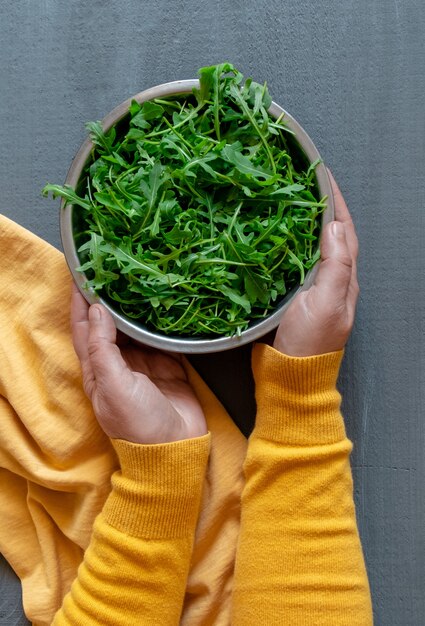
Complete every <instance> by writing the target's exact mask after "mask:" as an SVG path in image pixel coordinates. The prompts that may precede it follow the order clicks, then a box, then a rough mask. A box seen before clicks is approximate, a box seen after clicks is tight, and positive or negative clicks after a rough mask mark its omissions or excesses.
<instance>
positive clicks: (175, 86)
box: [60, 80, 334, 354]
mask: <svg viewBox="0 0 425 626" xmlns="http://www.w3.org/2000/svg"><path fill="white" fill-rule="evenodd" d="M194 87H199V81H198V80H177V81H174V82H171V83H164V84H163V85H157V86H156V87H151V88H150V89H146V90H145V91H142V92H140V93H138V94H137V95H135V96H133V97H132V98H129V99H128V100H126V101H125V102H123V103H122V104H120V105H119V106H117V107H116V108H115V109H114V110H113V111H111V113H109V114H108V115H107V116H106V117H105V118H104V119H103V121H102V124H103V129H104V130H105V131H107V130H109V129H110V128H111V127H112V126H114V125H115V124H116V123H117V122H118V121H119V120H121V119H122V118H123V117H125V116H126V115H127V114H128V110H129V107H130V104H131V101H132V100H136V101H137V102H139V103H142V102H146V101H147V100H153V99H154V98H160V97H161V98H163V97H165V96H173V95H180V94H184V93H191V92H192V90H193V88H194ZM269 113H270V115H272V116H273V117H275V118H278V117H279V116H280V115H282V113H283V114H284V119H285V123H286V125H287V126H288V128H289V129H290V130H292V131H293V132H294V133H295V138H296V140H297V142H298V144H299V145H300V146H301V148H302V150H303V151H304V153H305V155H306V157H307V159H308V160H309V161H310V163H313V162H314V161H316V160H317V159H320V155H319V152H318V150H317V148H316V147H315V145H314V144H313V142H312V140H311V139H310V137H309V136H308V135H307V133H306V132H305V130H304V129H303V128H302V127H301V126H300V125H299V124H298V122H297V121H296V120H295V119H294V118H293V117H292V116H291V115H289V113H287V112H286V111H284V109H282V108H281V107H280V106H279V105H278V104H276V103H275V102H272V104H271V106H270V109H269ZM92 148H93V144H92V142H91V140H90V139H89V138H88V139H86V141H85V142H84V143H83V145H82V146H81V148H80V150H79V151H78V153H77V155H76V156H75V158H74V160H73V161H72V164H71V167H70V169H69V172H68V175H67V178H66V181H65V184H66V185H71V187H73V188H76V186H77V184H78V181H79V179H80V177H81V175H82V172H83V170H84V167H85V165H86V163H87V161H88V160H89V159H90V156H91V151H92ZM315 171H316V178H317V183H318V187H319V191H320V197H323V196H328V200H327V208H326V210H325V211H324V212H323V214H322V229H323V227H324V226H325V225H326V224H327V223H328V222H330V221H332V220H333V217H334V203H333V195H332V190H331V184H330V180H329V177H328V173H327V170H326V167H325V165H324V164H323V162H320V163H319V165H318V166H317V167H316V170H315ZM72 212H73V206H72V205H67V206H66V207H65V206H64V201H62V205H61V212H60V230H61V238H62V245H63V250H64V253H65V258H66V261H67V263H68V266H69V269H70V271H71V273H72V275H73V277H74V280H75V282H76V284H77V285H78V288H79V289H80V291H81V293H82V294H83V296H84V297H85V298H86V300H87V301H88V302H89V303H90V304H93V303H94V302H101V303H102V304H103V305H104V306H105V307H106V308H107V309H108V311H109V312H110V313H111V315H112V317H113V318H114V321H115V324H116V327H117V328H118V329H119V330H121V331H122V332H123V333H125V334H126V335H128V336H129V337H131V338H132V339H134V340H136V341H138V342H140V343H142V344H145V345H148V346H152V347H154V348H159V349H162V350H168V351H171V352H184V353H187V354H200V353H207V352H220V351H222V350H230V349H231V348H236V347H238V346H242V345H244V344H246V343H249V342H251V341H254V340H255V339H259V338H260V337H262V336H263V335H265V334H267V333H268V332H270V331H271V330H274V329H275V328H276V327H277V326H278V325H279V322H280V319H281V317H282V313H283V311H284V310H285V308H286V307H287V306H288V304H289V303H290V301H291V300H292V298H293V297H294V296H295V295H296V294H297V293H298V291H300V290H302V289H307V288H308V287H309V286H310V285H311V283H312V281H313V278H314V275H315V273H316V271H317V264H316V265H315V266H314V267H313V268H312V269H311V270H310V271H309V272H308V273H307V274H306V277H305V282H304V284H303V285H302V286H301V287H298V288H295V289H293V290H291V291H290V292H288V293H287V294H286V296H285V297H284V298H283V299H282V301H281V303H280V304H279V306H278V308H277V309H276V311H275V312H274V313H272V314H271V315H269V316H268V317H266V318H265V319H263V320H261V321H257V322H253V323H252V324H251V325H250V326H249V327H248V328H247V329H246V330H244V331H243V332H242V333H241V335H240V336H232V337H229V336H223V337H218V338H215V339H205V338H204V339H196V338H193V339H191V338H186V337H185V338H182V337H179V336H169V335H165V334H161V333H159V332H154V331H152V330H149V329H147V328H146V327H144V326H143V325H142V324H141V323H140V322H135V321H133V320H131V319H130V318H128V317H126V316H125V315H123V314H122V313H120V312H119V311H117V310H115V309H114V308H113V307H112V306H111V305H110V304H109V303H108V302H105V301H104V300H103V299H102V298H100V297H99V296H97V295H96V294H95V293H94V292H93V291H89V290H86V289H84V288H83V285H84V283H85V281H86V277H85V276H84V274H82V273H81V272H77V271H76V269H75V268H76V267H78V266H79V265H80V260H79V258H78V255H77V250H76V247H75V241H74V236H73V219H72Z"/></svg>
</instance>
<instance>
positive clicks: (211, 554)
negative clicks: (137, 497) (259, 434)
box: [0, 216, 247, 626]
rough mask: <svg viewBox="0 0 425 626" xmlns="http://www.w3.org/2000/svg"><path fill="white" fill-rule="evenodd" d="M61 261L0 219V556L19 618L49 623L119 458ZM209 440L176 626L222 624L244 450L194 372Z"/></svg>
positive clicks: (56, 253) (227, 617) (241, 440)
mask: <svg viewBox="0 0 425 626" xmlns="http://www.w3.org/2000/svg"><path fill="white" fill-rule="evenodd" d="M70 293H71V278H70V273H69V271H68V269H67V267H66V263H65V260H64V257H63V255H62V254H61V253H60V252H59V251H58V250H56V249H55V248H53V247H51V246H50V245H49V244H47V243H46V242H44V241H42V240H41V239H39V238H38V237H36V236H35V235H33V234H32V233H30V232H28V231H27V230H25V229H23V228H22V227H20V226H18V225H17V224H15V223H13V222H11V221H10V220H8V219H7V218H5V217H3V216H0V302H1V304H0V363H1V366H0V394H1V395H0V507H1V509H2V515H3V523H2V524H1V526H0V552H2V553H3V554H4V555H5V557H6V559H7V560H8V561H9V563H10V564H11V566H12V567H13V569H14V570H15V572H16V573H17V575H18V576H19V578H20V579H21V581H22V590H23V604H24V610H25V613H26V615H27V617H28V618H29V619H30V620H31V621H32V622H33V624H35V625H36V626H45V625H47V624H50V622H51V620H52V618H53V615H54V613H55V612H56V610H57V609H58V608H59V607H60V605H61V603H62V599H63V597H64V595H65V594H66V593H67V591H68V590H69V588H70V586H71V583H72V581H73V580H74V578H75V576H76V573H77V568H78V565H79V564H80V562H81V560H82V558H83V553H84V550H85V548H86V547H87V545H88V543H89V539H90V535H91V531H92V527H93V522H94V519H95V517H96V515H97V514H98V513H99V512H100V510H101V509H102V506H103V503H104V502H105V499H106V497H107V495H108V494H109V492H110V489H111V486H110V478H111V474H112V473H113V472H114V470H115V469H116V468H117V458H116V455H115V452H114V450H113V448H112V446H111V443H110V441H109V439H108V438H107V437H106V436H105V435H104V434H103V432H102V430H101V429H100V428H99V426H98V424H97V422H96V419H95V417H94V415H93V412H92V409H91V405H90V403H89V401H88V400H87V398H86V397H85V395H84V392H83V389H82V381H81V374H80V366H79V363H78V360H77V358H76V356H75V354H74V350H73V347H72V342H71V334H70V328H69V302H70ZM185 366H186V369H187V373H188V376H189V379H190V382H191V384H192V385H193V387H194V388H195V391H196V393H197V395H198V397H199V400H200V402H201V404H202V407H203V409H204V411H205V414H206V417H207V422H208V428H209V430H210V432H211V433H212V449H211V455H210V460H209V465H208V469H207V476H206V481H205V488H204V493H203V500H202V507H201V515H200V518H199V522H198V526H197V532H196V538H195V547H194V552H193V559H192V565H191V570H190V574H189V579H188V584H187V592H186V597H185V604H184V610H183V616H182V620H181V624H183V625H189V624H190V625H191V624H196V625H197V626H203V625H207V624H215V625H217V626H221V625H223V626H224V625H225V624H226V625H227V624H228V623H230V596H231V589H232V577H233V568H234V560H235V552H236V544H237V537H238V532H239V515H240V494H241V492H242V488H243V474H242V465H243V460H244V458H245V454H246V448H247V442H246V439H245V438H244V437H243V435H242V434H241V433H240V431H239V430H238V429H237V427H236V426H235V425H234V423H233V422H232V420H231V418H230V417H229V415H228V414H227V413H226V411H225V409H224V408H223V406H222V405H221V404H220V402H219V401H218V400H217V399H216V397H215V396H214V394H213V393H212V392H211V391H210V390H209V389H208V387H207V386H206V385H205V383H204V382H203V381H202V379H201V378H200V377H199V376H198V374H197V373H196V372H195V370H194V369H193V368H192V367H191V366H190V364H189V363H186V365H185Z"/></svg>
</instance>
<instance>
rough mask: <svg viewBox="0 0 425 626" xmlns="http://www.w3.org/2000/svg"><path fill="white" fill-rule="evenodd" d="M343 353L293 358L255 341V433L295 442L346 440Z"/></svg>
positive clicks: (282, 441) (309, 443)
mask: <svg viewBox="0 0 425 626" xmlns="http://www.w3.org/2000/svg"><path fill="white" fill-rule="evenodd" d="M342 356H343V352H342V351H340V352H330V353H328V354H322V355H319V356H311V357H290V356H287V355H285V354H282V353H281V352H279V351H278V350H275V349H274V348H271V347H270V346H268V345H265V344H257V345H255V346H254V348H253V351H252V369H253V374H254V379H255V396H256V400H257V418H256V426H255V430H254V433H255V435H256V436H258V437H261V438H263V439H268V440H271V441H278V442H281V443H284V444H287V445H293V446H307V445H321V444H328V443H335V442H337V441H341V440H342V439H344V437H345V428H344V422H343V419H342V416H341V414H340V411H339V407H340V403H341V396H340V394H339V393H338V391H337V389H336V380H337V377H338V372H339V367H340V364H341V360H342Z"/></svg>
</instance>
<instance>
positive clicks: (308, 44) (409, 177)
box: [0, 0, 425, 626]
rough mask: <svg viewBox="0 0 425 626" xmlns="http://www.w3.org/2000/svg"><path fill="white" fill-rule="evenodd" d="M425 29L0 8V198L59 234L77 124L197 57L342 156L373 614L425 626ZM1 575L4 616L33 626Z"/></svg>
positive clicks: (369, 6) (404, 9) (269, 10)
mask: <svg viewBox="0 0 425 626" xmlns="http://www.w3.org/2000/svg"><path fill="white" fill-rule="evenodd" d="M424 33H425V5H424V4H423V1H422V0H404V1H402V0H357V1H354V0H323V1H322V2H314V0H305V1H304V2H303V1H301V2H300V1H295V0H268V2H265V1H262V0H255V1H254V0H234V1H233V2H224V1H222V0H219V1H217V2H214V1H213V2H206V1H202V0H201V1H200V2H199V1H195V0H179V1H177V0H150V1H149V2H147V1H143V0H138V1H136V0H121V1H120V2H113V1H111V0H91V1H90V2H84V1H82V0H70V1H69V2H61V1H58V0H38V1H36V2H34V1H32V0H18V1H13V2H12V1H11V0H2V2H1V3H0V59H1V63H0V189H1V194H0V211H1V212H2V213H4V214H5V215H7V216H9V217H11V218H13V219H15V220H16V221H17V222H19V223H21V224H23V225H24V226H26V227H27V228H29V229H30V230H32V231H34V232H35V233H37V234H38V235H40V236H41V237H43V238H45V239H47V240H48V241H50V242H51V243H52V244H53V245H55V246H60V242H59V235H58V207H57V204H56V203H54V202H52V201H46V200H43V199H42V198H41V196H40V190H41V188H42V187H43V185H44V184H45V183H46V182H47V181H50V182H62V181H63V180H64V178H65V175H66V171H67V168H68V166H69V164H70V161H71V159H72V157H73V155H74V153H75V152H76V150H77V149H78V147H79V145H80V143H81V141H82V140H83V138H84V136H85V132H84V122H85V121H87V120H93V119H99V118H101V117H102V116H103V115H105V114H106V113H107V112H108V111H109V110H110V109H112V108H113V107H114V106H115V105H116V104H118V103H119V102H121V101H122V100H124V99H125V98H127V97H128V96H130V95H132V94H133V93H136V92H138V91H140V90H142V89H144V88H146V87H149V86H151V85H154V84H157V83H161V82H165V81H168V80H173V79H177V78H188V77H193V76H194V75H195V72H196V70H197V68H198V67H200V66H202V65H207V64H212V63H215V62H219V61H222V60H230V61H231V62H233V63H234V64H235V65H236V66H237V67H238V68H239V69H241V71H243V72H244V73H245V74H246V75H252V76H253V77H254V78H255V79H257V80H259V81H262V80H265V79H267V81H268V83H269V86H270V90H271V93H272V95H273V97H274V99H275V100H277V101H278V102H279V103H280V104H282V105H283V106H284V107H285V108H287V109H288V110H289V111H290V112H291V113H292V114H293V115H294V116H295V117H296V118H297V119H298V120H299V121H300V122H301V124H302V125H303V126H304V127H305V128H306V130H307V131H308V132H309V133H310V135H311V136H312V138H313V139H314V141H315V143H316V144H317V146H318V148H319V150H321V152H322V154H323V157H324V158H325V161H326V162H327V164H328V165H329V166H330V167H331V168H332V169H333V171H334V174H335V177H336V178H337V180H338V181H339V183H340V185H341V187H342V189H343V191H344V193H345V196H346V199H347V201H348V204H349V206H350V208H351V211H352V214H353V216H354V220H355V223H356V226H357V230H358V234H359V239H360V247H361V256H360V265H359V270H360V282H361V287H362V293H361V297H360V303H359V307H358V315H357V322H356V326H355V329H354V332H353V335H352V338H351V340H350V343H349V346H348V348H347V352H346V358H345V361H344V366H343V370H342V374H341V379H340V387H341V390H342V392H343V396H344V413H345V416H346V420H347V427H348V431H349V434H350V436H351V437H352V439H353V441H354V444H355V448H354V453H353V456H352V464H353V472H354V480H355V496H356V504H357V514H358V521H359V526H360V531H361V536H362V540H363V545H364V551H365V555H366V561H367V566H368V571H369V576H370V582H371V588H372V593H373V602H374V611H375V624H376V626H423V625H424V624H425V604H424V598H425V582H424V581H425V492H424V482H425V462H424V461H425V426H424V417H425V416H424V413H425V411H424V409H425V381H424V373H425V368H424V364H425V345H424V332H425V279H424V273H423V264H424V261H425V253H424V249H425V246H424V197H425V195H424V192H425V182H424V181H425V177H424V169H425V115H424V113H425V78H424V77H425V59H424ZM220 358H221V357H217V360H216V362H215V365H216V364H217V363H220ZM223 358H224V357H223ZM241 358H242V360H243V359H245V360H244V363H245V365H244V367H245V371H246V368H247V364H246V353H244V354H243V355H242V357H241ZM222 362H224V361H222ZM200 367H201V368H203V369H204V370H205V371H206V375H207V378H209V379H210V380H212V384H213V385H216V388H217V389H218V390H219V393H221V395H222V397H223V399H224V401H227V402H228V404H229V406H230V408H231V409H232V410H233V411H234V412H235V419H237V420H238V421H239V422H240V421H241V420H243V415H242V414H241V413H240V411H239V415H236V413H238V406H243V407H244V410H245V411H246V415H247V416H248V418H249V417H250V416H249V414H250V411H252V402H251V401H250V400H249V399H248V400H246V397H247V396H246V394H245V392H244V385H248V387H249V382H247V379H246V376H244V377H242V378H241V379H240V380H239V379H237V378H236V377H235V379H234V380H232V382H231V384H232V385H234V387H235V388H236V392H235V393H231V394H229V387H228V386H227V387H226V385H224V386H223V381H221V382H220V380H217V378H216V379H215V380H214V375H213V373H212V372H211V368H210V370H209V371H208V366H207V365H206V364H205V363H200ZM233 371H235V369H233ZM231 374H232V368H230V375H231ZM241 381H242V382H241ZM220 389H221V391H220ZM237 394H239V396H240V397H241V398H242V397H244V401H243V402H244V403H243V404H239V405H238V403H237V402H234V401H233V404H232V398H233V399H234V398H235V397H236V396H237ZM0 570H1V572H2V574H1V578H0V580H1V584H2V592H1V595H0V598H1V599H0V625H1V626H14V625H15V624H16V625H17V624H23V623H24V621H23V618H22V617H20V614H19V613H18V611H19V610H20V609H19V608H18V607H19V606H20V592H19V586H17V584H16V581H14V579H13V577H11V575H10V573H6V570H5V568H4V566H3V565H0ZM6 582H7V584H6ZM13 583H15V584H14V585H13ZM11 585H12V586H11ZM353 626H358V625H353Z"/></svg>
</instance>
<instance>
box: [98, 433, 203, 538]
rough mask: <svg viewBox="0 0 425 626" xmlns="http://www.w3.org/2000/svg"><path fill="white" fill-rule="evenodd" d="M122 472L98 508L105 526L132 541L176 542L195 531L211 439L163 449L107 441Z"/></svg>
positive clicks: (167, 444) (156, 446)
mask: <svg viewBox="0 0 425 626" xmlns="http://www.w3.org/2000/svg"><path fill="white" fill-rule="evenodd" d="M112 444H113V446H114V448H115V450H116V452H117V454H118V458H119V461H120V465H121V471H118V472H116V473H115V474H114V475H113V476H112V492H111V494H110V496H109V498H108V500H107V501H106V503H105V506H104V508H103V515H104V517H105V519H106V521H107V522H108V523H109V524H110V525H111V526H114V527H115V528H117V529H118V530H120V531H122V532H125V533H127V534H129V535H132V536H135V537H144V538H148V539H161V538H177V537H183V536H186V535H187V534H188V533H191V532H193V531H194V529H195V525H196V521H197V517H198V513H199V506H200V500H201V495H202V486H203V479H204V476H205V470H206V466H207V461H208V455H209V449H210V435H209V434H208V435H204V436H203V437H197V438H194V439H185V440H183V441H175V442H172V443H166V444H156V445H142V444H135V443H131V442H128V441H124V440H122V439H114V440H112Z"/></svg>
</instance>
